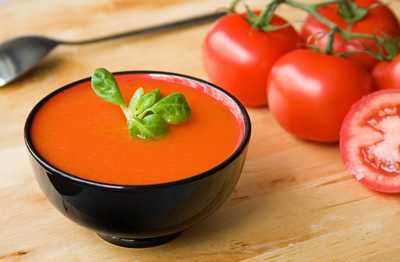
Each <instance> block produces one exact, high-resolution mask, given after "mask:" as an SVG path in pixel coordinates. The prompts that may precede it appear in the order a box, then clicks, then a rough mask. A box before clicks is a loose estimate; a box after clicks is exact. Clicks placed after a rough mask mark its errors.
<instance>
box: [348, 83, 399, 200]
mask: <svg viewBox="0 0 400 262" xmlns="http://www.w3.org/2000/svg"><path fill="white" fill-rule="evenodd" d="M399 131H400V90H398V89H390V90H382V91H378V92H375V93H372V94H371V95H369V96H366V97H364V98H363V99H361V100H360V101H359V102H357V103H356V104H355V105H354V106H353V107H352V109H351V110H350V112H349V113H348V114H347V116H346V118H345V120H344V122H343V126H342V130H341V136H340V150H341V155H342V159H343V162H344V164H345V166H346V168H347V169H348V170H349V172H350V173H351V174H352V175H354V176H355V178H356V179H357V180H358V181H360V182H361V183H363V184H364V185H366V186H367V187H369V188H370V189H373V190H376V191H379V192H386V193H399V192H400V134H399Z"/></svg>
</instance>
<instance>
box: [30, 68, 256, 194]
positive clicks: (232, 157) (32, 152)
mask: <svg viewBox="0 0 400 262" xmlns="http://www.w3.org/2000/svg"><path fill="white" fill-rule="evenodd" d="M131 74H133V75H138V74H147V75H149V74H159V75H167V76H177V77H182V78H185V79H188V80H190V81H197V82H200V83H203V84H206V85H208V86H210V87H211V88H214V89H216V90H218V91H220V92H221V93H222V94H224V95H225V96H226V97H228V98H230V99H231V100H232V101H233V102H234V104H235V105H236V106H237V107H238V108H239V111H240V113H241V116H242V118H243V122H244V132H243V136H242V138H241V141H240V143H239V146H238V147H237V148H236V149H235V151H234V152H233V153H232V154H231V155H229V157H227V158H226V159H225V160H224V161H222V162H221V163H219V164H218V165H216V166H213V167H212V168H210V169H208V170H206V171H204V172H201V173H199V174H196V175H193V176H190V177H187V178H184V179H180V180H175V181H170V182H165V183H158V184H145V185H119V184H109V183H102V182H97V181H93V180H89V179H84V178H80V177H78V176H75V175H73V174H70V173H68V172H66V171H63V170H61V169H58V168H56V167H54V166H53V165H51V164H50V163H49V162H47V161H46V160H45V158H44V157H42V156H41V155H40V154H39V152H37V151H36V149H35V147H34V146H33V143H32V138H31V133H30V130H31V127H32V123H33V119H34V116H35V114H36V112H37V111H38V110H39V108H40V107H41V106H42V105H44V104H45V103H46V102H47V100H49V99H50V98H52V97H53V96H55V95H57V94H58V93H61V92H63V91H64V90H65V89H68V88H72V87H74V86H76V85H78V84H80V83H83V82H86V81H90V79H91V77H90V76H89V77H85V78H82V79H80V80H76V81H74V82H71V83H68V84H66V85H63V86H62V87H60V88H57V89H56V90H54V91H52V92H51V93H49V94H47V95H46V96H44V97H43V98H42V99H40V100H39V102H37V103H36V105H35V106H34V107H33V108H32V110H31V111H30V113H29V115H28V117H27V119H26V121H25V126H24V140H25V145H26V147H27V148H28V151H29V153H30V155H31V156H32V157H33V158H34V160H36V161H37V162H38V163H39V164H40V165H41V166H42V167H43V168H44V169H46V170H47V171H49V172H50V173H51V174H52V175H58V176H61V177H64V178H67V179H69V180H71V181H73V182H76V183H81V184H85V185H88V186H94V187H96V188H102V189H117V190H129V189H134V190H137V189H152V188H153V189H154V188H165V187H170V186H176V185H182V184H186V183H191V182H194V181H197V180H200V179H202V178H205V177H208V176H211V175H213V174H215V173H217V171H219V170H221V169H223V168H225V167H226V166H227V165H229V164H230V163H231V162H233V161H234V160H235V159H236V158H237V157H238V156H240V155H241V153H242V152H243V151H244V150H245V149H246V147H247V145H248V143H249V140H250V136H251V121H250V117H249V115H248V113H247V111H246V109H245V107H244V106H243V105H242V104H241V103H240V101H239V100H238V99H237V98H235V97H234V96H233V95H231V94H230V93H228V92H227V91H225V90H223V89H222V88H220V87H218V86H216V85H214V84H212V83H210V82H208V81H205V80H202V79H199V78H196V77H193V76H188V75H184V74H179V73H173V72H166V71H153V70H127V71H118V72H113V75H131Z"/></svg>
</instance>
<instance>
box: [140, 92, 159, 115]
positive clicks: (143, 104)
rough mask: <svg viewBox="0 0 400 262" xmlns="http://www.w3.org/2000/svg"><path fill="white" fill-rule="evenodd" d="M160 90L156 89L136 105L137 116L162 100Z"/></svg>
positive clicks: (142, 97) (141, 98)
mask: <svg viewBox="0 0 400 262" xmlns="http://www.w3.org/2000/svg"><path fill="white" fill-rule="evenodd" d="M160 98H161V94H160V89H158V88H157V89H154V90H152V91H151V92H148V93H147V94H145V95H143V96H141V97H140V98H139V99H138V101H137V104H136V114H140V113H143V112H144V111H145V110H146V109H148V108H150V107H152V106H153V105H154V104H155V103H156V102H157V101H158V100H160Z"/></svg>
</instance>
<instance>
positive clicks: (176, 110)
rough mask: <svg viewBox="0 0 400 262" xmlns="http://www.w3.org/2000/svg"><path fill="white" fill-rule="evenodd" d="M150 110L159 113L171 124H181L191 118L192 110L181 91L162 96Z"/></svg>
mask: <svg viewBox="0 0 400 262" xmlns="http://www.w3.org/2000/svg"><path fill="white" fill-rule="evenodd" d="M150 110H151V111H152V112H153V113H156V114H159V115H160V116H161V117H162V118H163V119H164V120H165V121H166V122H167V123H169V124H180V123H183V122H185V121H186V120H188V119H189V117H190V115H191V113H192V112H191V110H190V107H189V105H188V102H187V101H186V98H185V96H184V95H182V94H181V93H173V94H171V95H169V96H166V97H164V98H162V99H161V100H160V101H158V102H157V103H156V104H155V105H153V106H152V107H151V108H150Z"/></svg>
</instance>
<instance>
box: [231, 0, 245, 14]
mask: <svg viewBox="0 0 400 262" xmlns="http://www.w3.org/2000/svg"><path fill="white" fill-rule="evenodd" d="M241 1H242V0H232V1H231V4H230V5H229V9H228V10H229V12H230V13H236V7H237V5H238V4H239V3H240V2H241Z"/></svg>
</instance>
